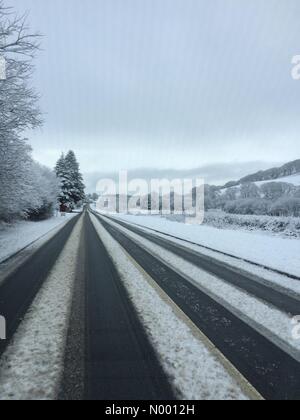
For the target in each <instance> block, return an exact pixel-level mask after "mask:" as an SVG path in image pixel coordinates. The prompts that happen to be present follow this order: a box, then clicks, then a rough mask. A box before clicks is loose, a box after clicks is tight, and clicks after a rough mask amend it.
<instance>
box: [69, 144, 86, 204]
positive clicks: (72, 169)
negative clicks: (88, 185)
mask: <svg viewBox="0 0 300 420" xmlns="http://www.w3.org/2000/svg"><path fill="white" fill-rule="evenodd" d="M65 162H66V169H67V172H68V174H69V179H70V181H71V184H72V185H71V189H70V196H71V199H72V200H73V202H74V203H75V205H76V204H78V203H79V202H80V201H82V200H84V198H85V193H84V189H85V185H84V183H83V177H82V175H81V173H80V170H79V163H78V162H77V159H76V156H75V153H74V152H73V151H72V150H70V151H69V152H68V154H67V156H66V158H65Z"/></svg>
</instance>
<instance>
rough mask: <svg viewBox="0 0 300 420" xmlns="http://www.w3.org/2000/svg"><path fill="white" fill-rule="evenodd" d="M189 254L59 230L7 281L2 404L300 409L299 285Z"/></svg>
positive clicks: (135, 240)
mask: <svg viewBox="0 0 300 420" xmlns="http://www.w3.org/2000/svg"><path fill="white" fill-rule="evenodd" d="M180 242H182V241H178V240H175V239H171V238H168V239H166V235H163V234H158V233H153V232H152V231H149V229H145V228H137V227H136V226H133V225H132V224H130V225H128V224H127V223H124V222H122V221H120V220H116V219H113V220H112V219H108V218H103V217H101V216H99V215H97V214H96V213H94V214H92V213H91V212H84V214H83V215H82V216H79V217H78V218H75V219H72V220H70V221H69V223H67V224H66V225H64V226H61V227H60V228H59V227H57V230H55V231H53V234H51V235H50V236H49V237H48V236H47V239H45V240H44V241H42V243H40V245H39V247H37V249H36V250H35V251H34V252H33V253H32V254H29V256H27V259H26V260H25V261H23V262H20V265H19V266H18V267H15V269H12V270H10V271H9V270H8V273H9V274H8V276H7V277H6V278H3V279H2V280H1V279H0V314H1V315H4V316H5V317H6V320H7V333H8V334H7V340H6V341H0V355H1V358H0V399H67V400H69V399H77V400H78V399H79V400H80V399H81V400H82V399H92V400H97V399H99V400H103V399H106V400H107V399H108V400H118V399H130V400H136V399H137V400H139V399H149V400H152V399H154V400H158V399H169V400H170V399H178V400H180V399H187V400H206V399H207V400H214V399H220V400H247V399H260V398H265V399H298V398H300V395H299V389H300V341H299V340H295V339H294V338H293V337H292V334H291V332H292V323H291V316H290V313H291V314H293V315H295V314H297V309H298V306H299V308H300V305H299V302H300V293H299V290H297V287H292V286H293V282H294V281H295V280H292V279H288V280H287V282H286V283H285V284H284V285H282V284H279V279H277V281H278V283H277V282H276V281H273V282H272V281H271V280H270V281H267V280H266V279H265V278H260V277H259V276H258V274H257V273H256V274H255V276H250V275H249V273H247V272H243V271H242V270H240V269H238V268H237V267H236V266H235V267H234V268H232V267H231V266H230V264H231V260H228V261H226V264H225V263H224V261H218V260H215V259H214V258H212V257H211V255H210V256H209V258H208V255H206V254H205V255H203V256H202V255H201V253H199V247H198V246H196V245H195V247H197V249H198V252H196V251H195V249H194V248H193V247H194V246H193V247H191V246H187V247H185V248H184V247H183V246H182V243H180ZM6 264H7V265H8V266H10V265H13V264H14V259H12V260H10V261H9V262H7V263H6ZM6 264H4V266H5V265H6ZM0 266H1V264H0ZM5 272H6V271H4V273H5Z"/></svg>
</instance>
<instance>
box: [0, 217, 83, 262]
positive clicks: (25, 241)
mask: <svg viewBox="0 0 300 420" xmlns="http://www.w3.org/2000/svg"><path fill="white" fill-rule="evenodd" d="M75 216H77V214H67V215H66V217H61V216H57V217H52V218H50V219H48V220H43V221H41V222H30V221H22V222H17V223H15V224H13V225H7V224H0V263H1V261H4V260H5V259H7V258H9V257H10V256H11V255H14V254H15V253H17V252H18V251H20V250H21V249H23V248H25V247H26V246H28V245H30V244H31V243H33V242H34V241H36V240H38V239H40V238H41V237H42V236H44V235H46V234H47V233H49V232H50V231H51V230H53V229H55V228H57V227H59V226H63V225H64V224H65V223H67V222H68V221H69V220H70V219H71V218H73V217H75Z"/></svg>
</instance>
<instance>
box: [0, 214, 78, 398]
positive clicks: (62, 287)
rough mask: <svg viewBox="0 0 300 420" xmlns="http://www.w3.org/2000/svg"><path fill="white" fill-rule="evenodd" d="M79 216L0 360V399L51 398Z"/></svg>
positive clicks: (62, 341) (58, 369) (65, 323)
mask: <svg viewBox="0 0 300 420" xmlns="http://www.w3.org/2000/svg"><path fill="white" fill-rule="evenodd" d="M82 220H83V219H82V218H81V220H80V221H79V222H78V223H77V224H76V226H75V228H74V230H73V232H72V234H71V236H70V238H69V239H68V241H67V244H66V246H65V248H64V250H63V251H62V253H61V255H60V257H59V259H58V260H57V263H56V264H55V266H54V267H53V269H52V271H51V273H50V274H49V276H48V278H47V280H46V281H45V283H44V285H43V287H42V289H41V290H40V291H39V293H38V295H37V296H36V298H35V300H34V302H33V304H32V305H31V307H30V309H29V311H28V313H27V314H26V316H25V318H24V320H23V321H22V323H21V325H20V326H19V329H18V331H17V332H16V334H15V336H14V338H13V341H12V343H11V344H10V345H9V347H8V348H7V350H6V352H5V353H4V355H3V356H2V358H1V361H0V400H52V399H54V398H55V397H56V393H57V387H58V385H59V380H60V377H61V373H62V365H63V359H64V346H65V340H66V336H67V329H68V319H69V312H70V306H71V300H72V288H73V282H74V279H75V274H76V262H77V257H78V250H79V240H80V233H81V229H82Z"/></svg>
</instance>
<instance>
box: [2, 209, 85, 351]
mask: <svg viewBox="0 0 300 420" xmlns="http://www.w3.org/2000/svg"><path fill="white" fill-rule="evenodd" d="M79 217H80V216H77V217H74V218H73V219H71V220H70V221H69V222H68V223H67V224H66V225H64V226H63V227H62V229H61V230H60V231H59V232H58V233H57V234H56V235H55V236H54V237H52V238H51V239H50V240H49V241H48V242H46V243H45V244H44V245H42V246H41V247H40V248H39V249H38V250H37V251H35V252H34V254H33V255H31V256H30V257H29V258H28V259H27V260H26V261H25V262H24V263H23V264H22V265H21V266H20V267H18V268H17V269H16V270H15V271H13V272H12V273H11V274H10V275H8V277H6V278H5V279H4V281H3V282H2V283H1V285H0V314H1V315H2V316H4V317H5V320H6V340H0V356H1V355H2V354H3V353H4V351H5V350H6V348H7V346H8V344H9V343H10V340H11V339H12V337H13V335H14V333H15V332H16V330H17V328H18V326H19V324H20V323H21V321H22V319H23V317H24V315H25V314H26V312H27V311H28V309H29V307H30V305H31V303H32V302H33V300H34V298H35V296H36V295H37V293H38V291H39V290H40V288H41V287H42V285H43V283H44V281H45V280H46V278H47V276H48V274H49V273H50V271H51V269H52V268H53V266H54V264H55V263H56V261H57V259H58V257H59V255H60V253H61V251H62V250H63V248H64V246H65V244H66V242H67V240H68V238H69V237H70V235H71V233H72V231H73V229H74V226H75V225H76V223H77V221H78V220H79Z"/></svg>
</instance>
